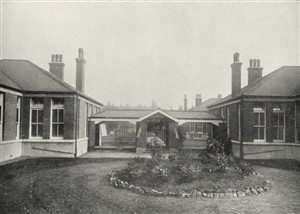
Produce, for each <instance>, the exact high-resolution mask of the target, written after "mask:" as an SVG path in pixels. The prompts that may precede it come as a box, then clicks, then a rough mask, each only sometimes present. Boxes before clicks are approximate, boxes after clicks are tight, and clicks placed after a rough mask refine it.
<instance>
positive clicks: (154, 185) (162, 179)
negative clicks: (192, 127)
mask: <svg viewBox="0 0 300 214" xmlns="http://www.w3.org/2000/svg"><path fill="white" fill-rule="evenodd" d="M110 184H111V185H113V186H114V187H117V188H125V189H129V190H130V191H133V192H136V193H141V194H145V195H153V196H173V197H187V198H188V197H208V198H214V197H243V196H248V195H257V194H262V193H264V192H266V191H268V190H269V189H270V188H271V182H270V181H268V180H265V178H264V177H263V176H262V175H260V174H258V173H256V172H255V171H254V170H253V168H252V166H251V165H250V164H248V163H245V162H240V161H238V160H233V158H231V157H230V156H229V157H228V156H225V155H220V154H218V155H215V156H210V155H208V154H206V153H205V154H204V155H202V156H200V158H197V159H194V158H191V157H188V155H183V156H180V157H175V158H174V157H172V156H169V160H166V159H163V158H162V157H157V156H156V157H155V156H154V157H153V158H152V159H144V158H139V157H137V158H133V159H132V160H130V161H129V162H128V167H127V168H125V169H123V170H119V171H114V172H112V173H111V174H110Z"/></svg>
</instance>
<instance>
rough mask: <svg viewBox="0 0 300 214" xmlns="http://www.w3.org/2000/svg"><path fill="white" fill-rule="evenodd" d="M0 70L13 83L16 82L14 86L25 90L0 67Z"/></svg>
mask: <svg viewBox="0 0 300 214" xmlns="http://www.w3.org/2000/svg"><path fill="white" fill-rule="evenodd" d="M0 71H1V72H2V73H3V74H4V75H5V76H6V77H7V78H8V79H10V80H11V81H12V82H13V83H14V84H16V86H18V87H19V88H20V89H22V90H23V91H25V90H24V88H22V87H21V86H20V85H19V84H17V83H16V82H15V81H14V80H13V79H12V78H10V77H9V76H8V75H7V74H6V73H5V72H4V71H3V70H2V69H0Z"/></svg>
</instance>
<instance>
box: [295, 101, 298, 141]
mask: <svg viewBox="0 0 300 214" xmlns="http://www.w3.org/2000/svg"><path fill="white" fill-rule="evenodd" d="M297 132H298V130H297V103H296V102H295V143H297V142H298V133H297Z"/></svg>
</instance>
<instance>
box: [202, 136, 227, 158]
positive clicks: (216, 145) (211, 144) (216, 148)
mask: <svg viewBox="0 0 300 214" xmlns="http://www.w3.org/2000/svg"><path fill="white" fill-rule="evenodd" d="M206 151H207V153H209V154H212V155H217V154H222V153H224V146H223V144H222V143H221V141H217V140H215V139H212V138H208V139H207V150H206Z"/></svg>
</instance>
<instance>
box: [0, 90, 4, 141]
mask: <svg viewBox="0 0 300 214" xmlns="http://www.w3.org/2000/svg"><path fill="white" fill-rule="evenodd" d="M0 106H1V108H0V142H1V141H2V139H3V111H4V110H3V107H4V94H3V93H0Z"/></svg>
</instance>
